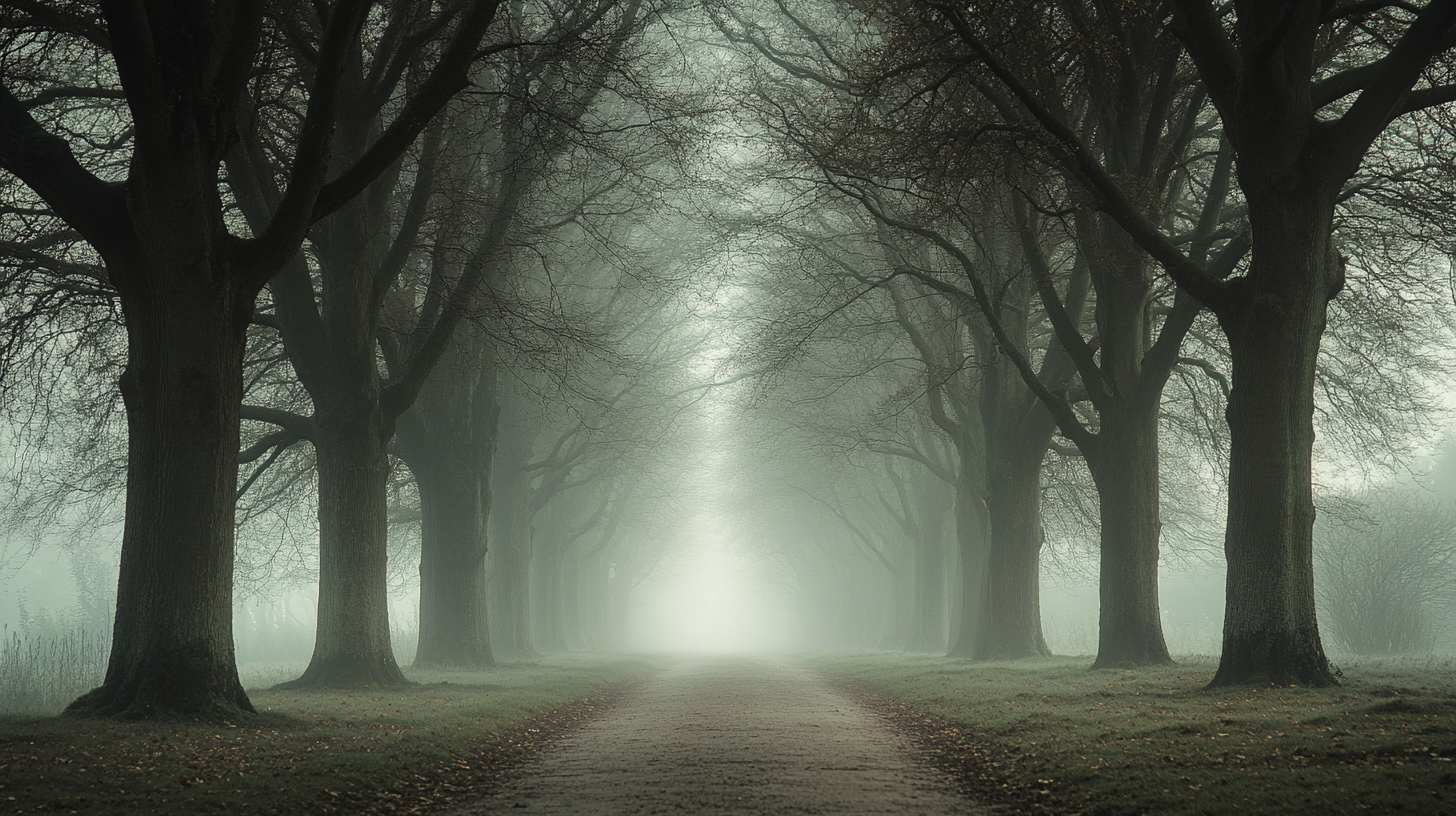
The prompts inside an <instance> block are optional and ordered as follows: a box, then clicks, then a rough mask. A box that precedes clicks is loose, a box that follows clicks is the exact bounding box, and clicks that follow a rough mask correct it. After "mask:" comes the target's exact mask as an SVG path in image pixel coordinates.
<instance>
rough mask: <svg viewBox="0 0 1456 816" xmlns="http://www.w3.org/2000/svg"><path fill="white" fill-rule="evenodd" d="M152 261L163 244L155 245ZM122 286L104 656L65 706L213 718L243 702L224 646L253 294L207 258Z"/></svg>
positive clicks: (246, 705)
mask: <svg viewBox="0 0 1456 816" xmlns="http://www.w3.org/2000/svg"><path fill="white" fill-rule="evenodd" d="M152 249H153V250H154V251H155V252H154V255H153V263H155V260H156V259H157V258H159V257H160V258H165V257H167V256H168V255H169V254H173V253H169V252H167V251H166V248H165V247H153V248H152ZM177 268H178V269H182V270H185V273H183V274H170V275H169V274H166V272H167V270H166V269H157V268H149V269H146V270H145V271H143V272H138V274H136V275H135V278H148V279H149V280H150V285H145V286H140V287H135V288H123V306H124V309H125V314H126V325H127V337H128V352H129V358H128V362H127V367H126V371H125V373H124V374H123V375H122V378H121V392H122V396H123V398H124V400H125V402H126V409H127V444H128V457H127V461H128V464H127V493H126V525H125V528H124V531H123V533H122V546H121V573H120V577H119V579H118V582H117V592H116V619H115V623H114V628H113V632H112V642H111V658H110V661H109V662H108V664H107V668H106V678H105V680H104V681H103V682H102V685H101V686H100V687H98V688H96V689H94V690H93V691H91V692H89V693H87V694H85V695H83V696H82V697H80V698H79V699H77V700H76V701H75V702H73V703H71V705H70V706H69V707H68V708H67V709H66V711H67V713H68V714H73V715H83V716H116V717H124V718H133V717H135V718H142V717H168V716H180V717H183V718H187V719H203V720H224V719H231V718H235V717H237V716H238V715H239V714H240V713H242V712H245V711H247V712H250V711H252V710H253V706H252V704H251V703H250V702H249V701H248V696H247V694H246V693H244V691H243V687H242V684H241V683H239V681H238V673H237V666H236V664H235V661H234V652H233V604H232V597H233V593H232V582H233V494H234V492H235V491H236V490H237V451H238V440H239V408H240V405H241V401H242V388H243V380H242V360H243V349H244V330H245V327H246V325H247V316H248V313H249V312H250V311H251V308H252V299H251V298H250V297H240V296H238V295H237V294H235V293H233V292H231V291H229V290H227V289H226V288H224V287H221V286H219V284H218V281H217V277H222V278H224V279H225V277H226V276H214V275H213V274H211V273H209V272H206V271H204V270H198V269H191V268H187V267H185V266H179V267H177Z"/></svg>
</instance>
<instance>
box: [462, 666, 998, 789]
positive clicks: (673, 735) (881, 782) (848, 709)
mask: <svg viewBox="0 0 1456 816" xmlns="http://www.w3.org/2000/svg"><path fill="white" fill-rule="evenodd" d="M492 787H494V788H495V789H494V791H493V792H491V793H490V794H489V795H488V796H487V797H486V798H483V799H481V800H478V801H476V802H474V803H471V804H470V805H467V806H463V807H462V806H457V807H455V808H454V809H451V810H448V811H443V812H440V816H470V815H472V814H482V813H495V812H500V811H505V810H510V811H512V812H524V813H548V814H550V813H557V814H562V813H572V814H649V813H694V814H699V813H702V814H720V813H744V814H748V813H752V814H780V813H794V814H874V813H914V814H989V813H992V812H1004V811H1003V810H1002V809H1001V808H995V809H994V810H993V809H992V808H989V807H986V806H984V805H979V804H977V803H976V802H974V801H972V800H971V799H968V798H966V796H964V795H963V794H962V793H961V792H960V790H959V789H958V788H959V787H960V784H959V780H958V778H957V775H956V774H953V773H950V772H947V771H946V770H942V769H941V768H939V767H935V766H934V765H932V764H931V763H929V762H926V761H925V759H924V758H923V757H922V755H921V751H920V750H917V747H916V742H915V740H912V738H911V737H910V736H909V735H907V734H906V733H905V732H904V731H903V730H902V729H901V728H898V727H896V725H895V724H894V723H893V722H892V720H890V719H887V717H886V716H884V715H883V714H882V713H880V712H878V711H876V710H875V708H872V707H869V706H866V705H862V704H860V703H857V702H855V701H854V700H853V699H851V697H850V696H849V695H848V694H846V693H845V692H844V691H841V690H839V689H836V688H835V687H834V685H833V684H831V683H829V682H827V681H826V680H825V679H824V678H822V677H821V676H819V675H818V674H816V673H815V672H813V671H812V670H810V669H807V668H805V667H802V666H797V665H794V664H791V663H786V662H779V661H774V660H768V659H748V658H724V657H714V658H701V659H696V660H692V661H688V662H684V663H681V664H678V665H676V666H674V667H673V668H671V669H668V670H666V671H664V672H663V673H661V674H659V675H657V676H655V677H652V678H650V679H648V680H646V681H645V682H643V683H642V684H641V685H640V686H639V687H638V688H636V689H635V690H634V691H632V692H630V693H629V694H627V695H626V696H625V698H624V699H622V700H621V701H620V702H619V703H617V704H616V705H613V706H612V707H611V708H610V710H608V711H607V712H606V713H605V714H603V715H601V716H600V717H597V718H595V719H594V720H593V721H591V722H589V723H587V724H586V725H584V726H583V727H581V728H577V729H572V730H570V731H568V732H567V733H565V734H564V735H562V736H561V737H560V738H559V739H558V740H557V741H556V743H555V744H554V745H553V746H551V747H548V748H546V749H544V750H543V751H541V752H540V753H538V754H537V755H535V756H534V757H532V758H530V759H527V760H526V761H525V762H524V763H522V764H521V765H520V766H518V767H517V768H516V769H515V770H514V771H512V772H511V773H510V774H509V775H508V777H506V778H503V779H501V780H500V784H499V786H492ZM457 801H459V800H457Z"/></svg>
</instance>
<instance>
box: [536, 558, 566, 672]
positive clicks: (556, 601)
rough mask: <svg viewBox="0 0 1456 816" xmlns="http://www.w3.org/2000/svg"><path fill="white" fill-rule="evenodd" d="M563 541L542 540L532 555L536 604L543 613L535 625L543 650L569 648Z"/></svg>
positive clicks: (538, 646) (537, 644) (537, 641)
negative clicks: (563, 596) (564, 616)
mask: <svg viewBox="0 0 1456 816" xmlns="http://www.w3.org/2000/svg"><path fill="white" fill-rule="evenodd" d="M561 550H562V544H561V542H560V541H550V542H546V543H538V544H537V545H536V547H535V548H534V553H533V555H532V558H531V573H532V575H533V577H534V578H535V579H536V580H535V597H534V598H533V600H534V602H535V607H536V610H537V612H538V613H539V614H538V616H537V622H538V623H539V628H535V630H534V631H535V632H536V647H537V648H538V649H540V650H541V651H543V652H564V651H566V624H565V622H564V621H563V620H562V618H561V615H562V599H561V590H562V575H561V571H562V558H563V555H562V552H561Z"/></svg>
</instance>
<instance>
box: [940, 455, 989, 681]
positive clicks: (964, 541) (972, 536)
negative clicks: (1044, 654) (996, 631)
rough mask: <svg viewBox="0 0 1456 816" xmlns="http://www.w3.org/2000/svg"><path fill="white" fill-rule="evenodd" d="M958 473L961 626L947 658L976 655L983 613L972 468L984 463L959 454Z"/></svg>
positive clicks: (978, 493) (980, 513)
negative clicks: (960, 456)
mask: <svg viewBox="0 0 1456 816" xmlns="http://www.w3.org/2000/svg"><path fill="white" fill-rule="evenodd" d="M959 467H960V474H959V476H958V477H957V480H956V498H955V523H956V546H957V547H958V548H959V550H960V568H961V575H960V583H961V592H962V594H963V597H962V598H961V610H960V612H961V626H960V633H959V635H958V636H957V637H956V640H955V643H954V644H952V646H951V648H950V651H949V652H948V653H947V654H946V656H947V657H962V658H971V657H975V655H976V640H977V638H978V637H979V636H980V631H981V616H982V615H983V614H984V613H985V604H986V579H987V563H986V556H987V548H986V539H987V536H986V526H987V520H986V516H985V512H986V505H985V501H984V499H983V493H982V491H983V488H982V485H981V480H980V479H979V478H977V477H976V474H975V470H976V469H977V468H980V467H984V465H983V464H982V463H981V462H980V461H977V460H971V461H967V460H966V458H965V455H964V454H962V458H961V462H960V465H959Z"/></svg>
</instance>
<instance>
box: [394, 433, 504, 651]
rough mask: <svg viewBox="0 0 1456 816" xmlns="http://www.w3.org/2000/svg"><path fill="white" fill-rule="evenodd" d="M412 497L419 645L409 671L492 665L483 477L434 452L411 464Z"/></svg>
mask: <svg viewBox="0 0 1456 816" xmlns="http://www.w3.org/2000/svg"><path fill="white" fill-rule="evenodd" d="M408 461H410V462H411V465H410V469H411V471H413V473H414V475H415V483H416V485H418V487H419V492H420V513H421V522H420V640H419V646H418V648H417V649H416V651H415V662H414V665H415V667H416V668H423V667H431V668H464V669H480V668H485V667H487V666H491V665H493V664H494V663H495V661H494V659H493V658H492V655H491V647H490V629H489V626H488V622H487V617H486V593H485V556H486V538H485V522H486V512H487V510H486V508H487V506H488V505H489V502H490V499H489V495H490V485H489V484H488V483H487V482H488V476H487V474H485V473H482V472H480V470H479V469H478V468H476V467H475V466H474V464H473V463H470V462H458V461H452V457H450V456H449V455H448V454H447V453H445V452H443V451H441V452H440V453H439V454H438V456H437V457H436V458H433V461H431V460H430V459H426V458H423V457H418V456H416V457H412V458H411V459H410V460H408Z"/></svg>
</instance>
